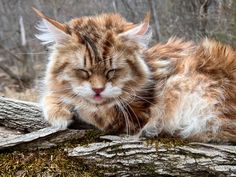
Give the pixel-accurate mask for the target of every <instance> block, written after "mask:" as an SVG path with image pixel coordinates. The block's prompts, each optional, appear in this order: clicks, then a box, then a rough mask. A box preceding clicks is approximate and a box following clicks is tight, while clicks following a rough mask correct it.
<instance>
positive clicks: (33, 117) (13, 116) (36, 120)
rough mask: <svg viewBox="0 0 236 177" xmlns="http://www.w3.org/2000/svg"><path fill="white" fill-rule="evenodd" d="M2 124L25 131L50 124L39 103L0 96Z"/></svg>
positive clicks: (0, 123)
mask: <svg viewBox="0 0 236 177" xmlns="http://www.w3.org/2000/svg"><path fill="white" fill-rule="evenodd" d="M0 125H2V126H4V127H8V128H12V129H16V130H19V131H23V132H32V131H36V130H39V129H42V128H45V127H48V126H49V124H48V123H47V122H46V121H44V119H43V115H42V111H41V109H40V107H39V106H38V104H36V103H32V102H25V101H19V100H13V99H8V98H4V97H0Z"/></svg>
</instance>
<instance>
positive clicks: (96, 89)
mask: <svg viewBox="0 0 236 177" xmlns="http://www.w3.org/2000/svg"><path fill="white" fill-rule="evenodd" d="M103 90H104V88H93V91H94V92H95V93H96V94H100V93H101V92H102V91H103Z"/></svg>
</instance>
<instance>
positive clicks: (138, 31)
mask: <svg viewBox="0 0 236 177" xmlns="http://www.w3.org/2000/svg"><path fill="white" fill-rule="evenodd" d="M149 21H150V13H148V14H147V15H146V16H145V18H144V20H143V22H142V23H140V24H139V25H136V26H135V27H134V28H132V29H130V30H128V31H126V32H123V33H121V34H120V36H124V37H126V38H128V39H131V40H134V41H136V42H138V43H139V44H140V45H141V46H143V47H148V44H149V42H150V40H151V38H152V29H151V27H150V25H149Z"/></svg>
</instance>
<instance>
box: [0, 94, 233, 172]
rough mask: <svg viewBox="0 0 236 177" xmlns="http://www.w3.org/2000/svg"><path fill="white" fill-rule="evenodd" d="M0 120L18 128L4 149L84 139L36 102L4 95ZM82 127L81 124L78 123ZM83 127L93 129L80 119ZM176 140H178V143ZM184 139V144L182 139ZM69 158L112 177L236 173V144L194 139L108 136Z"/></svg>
mask: <svg viewBox="0 0 236 177" xmlns="http://www.w3.org/2000/svg"><path fill="white" fill-rule="evenodd" d="M0 124H1V126H3V127H7V128H8V131H9V128H10V129H14V131H15V130H18V131H20V132H21V134H16V135H15V136H11V137H8V138H1V139H0V150H2V151H3V150H5V149H8V148H11V147H15V146H17V147H20V148H23V149H24V148H27V149H34V148H49V147H53V146H56V145H57V144H58V143H62V142H64V141H68V140H72V139H74V138H81V137H84V134H85V133H86V131H83V130H63V131H62V130H59V129H57V128H53V127H49V125H48V123H46V122H45V121H44V119H43V116H42V112H41V110H40V108H39V106H38V105H37V104H35V103H29V102H22V101H18V100H12V99H6V98H2V97H0ZM75 127H76V126H75ZM78 127H79V128H81V127H83V128H84V127H86V128H91V127H90V126H88V125H85V124H84V123H81V122H80V123H79V126H78ZM173 142H174V143H173ZM179 142H180V143H179ZM66 151H67V152H68V156H72V157H73V158H80V159H83V160H84V162H85V163H87V164H89V165H92V164H93V165H94V167H96V168H103V169H106V170H105V171H103V172H104V175H107V176H112V175H113V176H114V175H116V176H142V175H143V176H144V175H146V176H158V175H159V176H160V175H161V176H168V175H169V176H209V175H214V176H218V175H222V176H235V175H236V146H233V145H214V144H203V143H188V142H183V141H182V140H176V139H172V140H168V141H166V140H165V141H163V139H157V140H139V139H131V138H122V136H103V137H101V140H100V141H99V140H98V142H93V143H90V144H88V145H78V147H76V148H71V149H69V150H68V148H67V149H66Z"/></svg>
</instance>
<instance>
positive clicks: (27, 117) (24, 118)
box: [0, 97, 91, 150]
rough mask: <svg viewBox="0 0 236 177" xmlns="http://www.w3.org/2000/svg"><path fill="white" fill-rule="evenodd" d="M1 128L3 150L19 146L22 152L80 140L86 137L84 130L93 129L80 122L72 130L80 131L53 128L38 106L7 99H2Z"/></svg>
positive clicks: (0, 145)
mask: <svg viewBox="0 0 236 177" xmlns="http://www.w3.org/2000/svg"><path fill="white" fill-rule="evenodd" d="M77 124H78V125H79V126H78V125H77ZM0 125H1V127H0V150H4V149H7V148H11V147H14V146H17V145H18V146H19V145H20V147H21V149H25V148H27V149H34V148H38V149H42V148H44V149H45V148H49V147H52V146H56V145H58V144H59V143H62V142H65V141H68V140H73V139H77V138H81V137H82V136H84V131H82V130H81V129H86V128H90V127H91V126H89V125H87V124H85V123H83V122H80V121H79V120H77V119H76V121H75V124H74V125H73V127H75V128H79V130H64V131H62V130H60V129H58V128H54V127H50V126H49V124H48V123H47V122H46V121H45V120H44V118H43V115H42V111H41V109H40V107H39V105H38V104H36V103H32V102H24V101H19V100H13V99H8V98H4V97H0ZM6 134H10V135H8V136H7V135H6Z"/></svg>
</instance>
